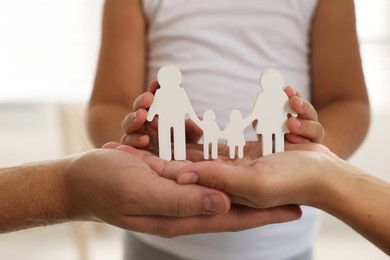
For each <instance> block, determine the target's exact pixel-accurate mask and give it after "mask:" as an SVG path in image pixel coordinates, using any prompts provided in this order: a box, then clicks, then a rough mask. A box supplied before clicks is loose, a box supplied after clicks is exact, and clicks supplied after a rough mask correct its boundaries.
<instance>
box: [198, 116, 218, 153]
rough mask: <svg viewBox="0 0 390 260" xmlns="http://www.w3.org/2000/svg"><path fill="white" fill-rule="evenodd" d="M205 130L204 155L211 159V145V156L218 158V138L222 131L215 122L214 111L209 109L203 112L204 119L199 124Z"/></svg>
mask: <svg viewBox="0 0 390 260" xmlns="http://www.w3.org/2000/svg"><path fill="white" fill-rule="evenodd" d="M198 126H199V127H200V128H201V129H202V130H203V157H204V159H206V160H208V159H209V146H211V158H212V159H218V140H219V139H220V138H221V136H222V133H221V130H220V129H219V127H218V125H217V123H216V122H215V113H214V111H211V110H207V111H206V112H204V113H203V120H202V121H200V123H199V125H198Z"/></svg>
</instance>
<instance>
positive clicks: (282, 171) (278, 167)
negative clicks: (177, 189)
mask: <svg viewBox="0 0 390 260" xmlns="http://www.w3.org/2000/svg"><path fill="white" fill-rule="evenodd" d="M287 147H288V149H289V150H290V151H287V152H283V153H276V154H272V155H268V156H265V157H260V158H255V159H253V157H252V158H247V157H246V158H244V159H243V160H237V161H232V162H230V163H229V162H228V163H220V162H212V161H210V162H198V163H194V164H190V165H187V166H186V167H184V168H183V169H182V170H181V172H180V173H179V174H178V175H177V180H178V183H180V184H188V183H198V184H201V185H204V186H206V187H210V188H214V189H219V190H223V191H225V192H226V193H228V194H229V195H230V199H231V201H232V202H233V203H236V204H242V205H246V206H250V207H257V208H268V207H275V206H279V205H289V204H305V205H312V204H315V201H314V200H315V198H320V197H323V196H316V195H320V194H321V192H323V191H322V190H321V187H324V185H323V183H322V176H321V173H320V172H319V171H318V168H322V169H326V168H325V167H328V168H329V167H332V165H334V164H335V163H337V162H338V160H341V159H339V158H338V157H337V156H335V155H334V154H332V153H331V152H330V151H329V150H328V149H327V148H325V147H324V146H322V145H320V144H314V143H305V144H289V145H288V146H287ZM292 149H294V151H293V150H292ZM330 159H331V160H332V163H328V162H329V161H330ZM329 170H330V169H329ZM321 184H322V185H321Z"/></svg>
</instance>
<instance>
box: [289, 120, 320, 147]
mask: <svg viewBox="0 0 390 260" xmlns="http://www.w3.org/2000/svg"><path fill="white" fill-rule="evenodd" d="M287 127H288V129H289V130H290V131H291V132H292V133H294V134H296V135H300V136H302V137H304V138H307V139H309V140H311V141H312V142H315V143H321V142H322V141H323V139H324V135H325V132H324V129H323V127H322V125H321V124H320V123H319V122H317V121H312V120H304V119H299V118H294V117H290V118H289V119H288V120H287Z"/></svg>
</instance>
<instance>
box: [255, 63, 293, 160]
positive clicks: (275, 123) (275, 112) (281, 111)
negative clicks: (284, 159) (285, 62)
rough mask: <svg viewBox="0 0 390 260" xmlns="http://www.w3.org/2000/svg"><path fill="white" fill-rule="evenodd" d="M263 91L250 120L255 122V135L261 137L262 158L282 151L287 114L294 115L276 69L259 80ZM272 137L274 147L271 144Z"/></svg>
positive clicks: (266, 72)
mask: <svg viewBox="0 0 390 260" xmlns="http://www.w3.org/2000/svg"><path fill="white" fill-rule="evenodd" d="M259 83H260V86H261V87H262V89H263V91H262V92H260V93H259V95H258V96H257V99H256V103H255V105H254V107H253V109H252V113H251V118H252V119H253V120H257V125H256V133H257V134H261V136H262V139H261V140H262V151H263V156H265V155H268V154H271V153H272V151H273V149H272V148H273V147H274V152H275V153H277V152H283V151H284V134H285V133H287V132H288V129H287V119H288V114H291V115H295V113H294V111H292V110H291V108H290V106H289V103H288V96H287V94H286V93H285V92H284V91H283V87H284V79H283V76H282V74H281V73H280V72H279V71H278V70H276V69H268V70H266V71H265V72H264V73H263V74H262V75H261V76H260V79H259ZM273 136H274V146H273V143H272V140H273Z"/></svg>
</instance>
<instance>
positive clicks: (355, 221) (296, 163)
mask: <svg viewBox="0 0 390 260" xmlns="http://www.w3.org/2000/svg"><path fill="white" fill-rule="evenodd" d="M289 148H290V149H294V150H291V151H288V152H284V153H276V154H272V155H269V156H265V157H262V158H257V159H249V158H245V159H244V160H241V161H236V162H230V163H229V162H228V164H221V163H220V162H219V163H218V162H200V163H195V164H192V165H189V166H186V167H185V168H184V169H183V170H182V171H181V173H180V174H179V175H178V182H179V183H181V184H189V183H199V184H201V185H205V186H207V187H210V188H216V189H221V190H223V191H225V192H226V193H228V194H229V195H230V198H231V200H232V202H233V203H238V204H243V205H247V206H252V207H260V208H268V207H275V206H279V205H290V204H299V205H308V206H312V207H317V208H320V209H322V210H324V211H327V212H328V213H330V214H332V215H334V216H335V217H337V218H339V219H340V220H342V221H344V222H345V223H346V224H348V225H349V226H351V227H352V228H353V229H355V230H356V231H357V232H359V233H360V234H361V235H363V236H364V237H366V238H367V239H368V240H370V241H371V242H372V243H374V244H375V245H377V246H378V247H379V248H380V249H382V250H383V251H384V252H386V253H387V254H390V236H389V234H390V225H389V220H390V183H388V182H385V181H383V180H380V179H378V178H376V177H374V176H372V175H369V174H367V173H365V172H364V171H362V170H360V169H357V168H356V167H354V166H352V165H351V164H349V163H348V162H346V161H344V160H342V159H340V158H339V157H337V156H336V155H335V154H333V153H332V152H330V151H329V150H328V149H326V148H325V147H324V146H322V145H319V144H314V143H306V144H299V145H290V147H289ZM229 164H230V165H229ZM243 176H245V178H243Z"/></svg>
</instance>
